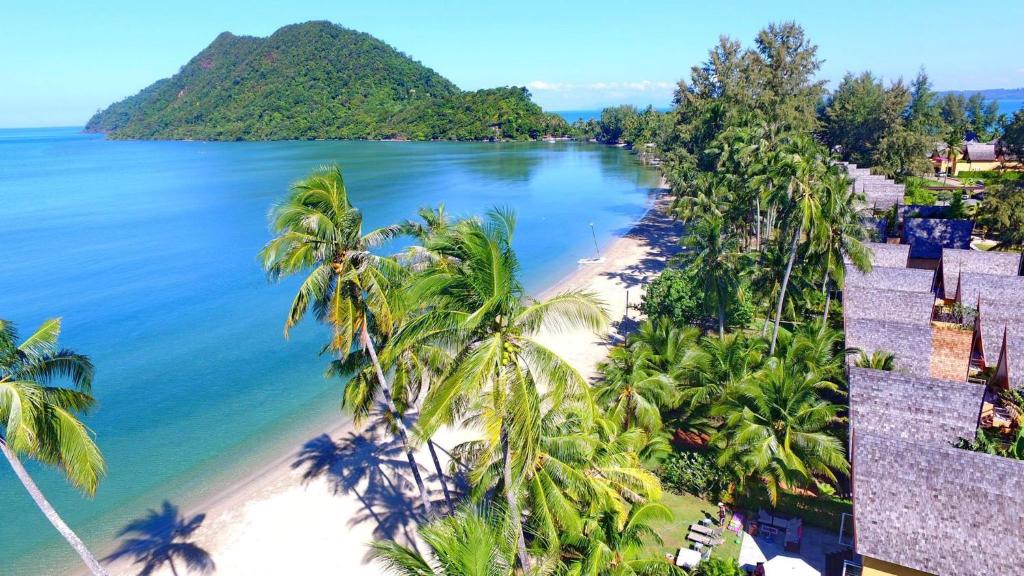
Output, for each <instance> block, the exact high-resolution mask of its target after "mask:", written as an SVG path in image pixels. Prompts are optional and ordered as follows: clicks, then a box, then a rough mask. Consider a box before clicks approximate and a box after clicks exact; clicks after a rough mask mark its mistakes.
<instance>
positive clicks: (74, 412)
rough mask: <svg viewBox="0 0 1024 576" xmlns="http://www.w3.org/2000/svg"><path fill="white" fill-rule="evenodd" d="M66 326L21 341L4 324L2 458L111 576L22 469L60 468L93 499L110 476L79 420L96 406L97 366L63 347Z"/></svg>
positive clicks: (0, 332) (98, 569)
mask: <svg viewBox="0 0 1024 576" xmlns="http://www.w3.org/2000/svg"><path fill="white" fill-rule="evenodd" d="M60 328H61V321H60V319H59V318H53V319H50V320H47V321H46V322H43V324H42V325H41V326H40V327H39V328H38V329H37V330H36V331H35V332H34V333H32V334H31V335H29V336H28V337H27V338H25V339H24V340H22V341H20V342H19V341H18V340H19V338H18V332H17V330H15V327H14V325H13V324H12V323H10V322H8V321H6V320H0V452H2V453H3V455H4V458H5V459H6V460H7V463H8V464H10V466H11V469H12V470H13V471H14V475H15V476H17V477H18V480H20V481H21V483H22V485H23V486H24V487H25V490H26V491H28V493H29V495H30V496H31V497H32V500H33V501H34V502H35V503H36V505H37V506H38V507H39V509H40V510H41V511H42V512H43V514H44V515H45V516H46V519H47V520H49V521H50V523H51V524H53V527H54V528H56V529H57V531H58V532H60V534H61V536H63V537H64V539H65V540H67V541H68V544H70V545H71V547H72V548H74V549H75V552H77V553H78V555H79V556H80V557H81V558H82V561H83V562H85V565H86V566H87V567H88V568H89V570H90V571H91V572H92V573H93V574H96V575H105V574H106V571H105V570H104V569H103V567H102V566H101V565H100V563H99V562H98V561H97V560H96V558H95V557H94V556H93V555H92V553H91V552H89V549H88V548H86V546H85V544H84V543H83V542H82V540H81V539H80V538H79V537H78V535H77V534H75V533H74V531H72V530H71V528H70V527H69V526H68V525H67V524H66V523H65V522H64V520H63V519H62V518H61V517H60V515H59V514H58V513H57V510H56V509H54V507H53V506H52V505H51V504H50V503H49V501H47V499H46V496H45V495H43V492H42V491H41V490H40V489H39V486H38V485H36V483H35V481H34V480H33V479H32V477H31V476H30V475H29V473H28V470H26V469H25V466H24V465H23V464H22V463H21V459H22V458H28V459H31V460H35V461H36V462H39V463H41V464H44V465H47V466H50V467H52V468H55V469H57V470H59V471H60V472H61V473H62V474H63V475H64V477H65V478H67V480H68V482H69V483H70V484H71V485H72V486H74V487H75V488H77V489H79V490H81V491H82V492H84V493H85V494H87V495H90V496H91V495H93V494H95V493H96V488H97V486H99V483H100V479H101V478H102V477H103V474H104V473H105V471H106V468H105V466H104V463H103V456H102V455H101V454H100V451H99V448H97V447H96V444H95V442H93V438H92V433H91V432H90V431H89V429H88V428H86V427H85V425H84V424H82V423H81V422H80V421H79V420H78V416H79V415H81V414H84V413H85V412H87V411H88V410H89V409H90V408H91V407H92V406H93V404H95V400H94V399H93V397H92V394H91V388H92V377H93V366H92V362H90V361H89V359H88V358H87V357H85V356H83V355H81V354H78V353H76V352H74V351H72V350H66V349H63V348H60V346H59V345H58V338H59V337H60ZM62 381H67V382H68V383H70V386H64V385H62Z"/></svg>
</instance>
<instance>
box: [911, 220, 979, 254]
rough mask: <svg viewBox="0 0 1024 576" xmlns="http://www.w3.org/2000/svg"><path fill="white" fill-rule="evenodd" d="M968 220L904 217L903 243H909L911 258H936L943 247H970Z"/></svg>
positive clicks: (969, 224)
mask: <svg viewBox="0 0 1024 576" xmlns="http://www.w3.org/2000/svg"><path fill="white" fill-rule="evenodd" d="M973 230H974V223H973V222H971V221H970V220H943V219H940V218H906V219H904V220H903V243H904V244H910V257H911V258H925V259H930V260H937V259H938V258H940V257H941V256H942V252H943V249H944V248H962V249H967V248H970V247H971V232H972V231H973Z"/></svg>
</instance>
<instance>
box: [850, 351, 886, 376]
mask: <svg viewBox="0 0 1024 576" xmlns="http://www.w3.org/2000/svg"><path fill="white" fill-rule="evenodd" d="M856 364H857V366H858V367H859V368H873V369H875V370H884V371H887V372H891V371H892V370H895V369H896V356H895V355H894V354H892V353H891V352H885V351H884V350H875V351H874V352H872V353H871V355H870V356H869V355H868V354H867V353H866V352H864V351H863V350H861V351H859V353H858V355H857V361H856Z"/></svg>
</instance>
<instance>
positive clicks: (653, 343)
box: [626, 318, 700, 375]
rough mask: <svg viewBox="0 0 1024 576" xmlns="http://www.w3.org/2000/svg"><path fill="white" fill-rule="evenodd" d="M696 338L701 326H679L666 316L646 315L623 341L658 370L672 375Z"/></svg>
mask: <svg viewBox="0 0 1024 576" xmlns="http://www.w3.org/2000/svg"><path fill="white" fill-rule="evenodd" d="M699 339H700V329H699V328H697V327H696V326H682V327H679V326H676V325H675V324H674V323H673V322H672V321H671V320H669V319H668V318H655V319H649V318H648V319H645V320H644V321H643V322H641V323H640V325H639V326H637V329H636V332H633V333H632V334H630V335H629V336H628V337H627V338H626V344H627V345H628V346H629V347H630V348H631V349H634V350H637V351H642V352H643V353H644V354H646V355H647V356H648V357H649V358H650V361H651V363H652V364H653V365H654V366H656V367H657V369H658V370H660V371H661V372H664V373H665V374H669V375H672V374H674V373H675V372H676V371H677V370H678V369H679V366H680V365H681V363H682V361H683V359H684V358H685V356H686V352H687V350H689V349H690V347H691V346H693V345H694V344H695V343H696V342H697V340H699Z"/></svg>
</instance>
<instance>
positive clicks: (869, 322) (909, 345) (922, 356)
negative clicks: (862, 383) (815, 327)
mask: <svg viewBox="0 0 1024 576" xmlns="http://www.w3.org/2000/svg"><path fill="white" fill-rule="evenodd" d="M846 347H847V348H857V349H859V350H862V351H863V352H864V353H865V354H867V355H869V356H870V355H871V354H872V353H874V352H876V351H882V352H889V353H891V354H893V355H894V356H895V361H896V370H897V371H899V372H903V373H906V374H930V373H931V359H932V327H931V323H930V322H928V323H925V324H909V323H904V322H891V321H885V320H875V319H871V318H846ZM856 358H857V357H856V355H854V356H851V357H850V362H851V363H852V362H854V361H856ZM964 368H965V371H966V366H965V367H964Z"/></svg>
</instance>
